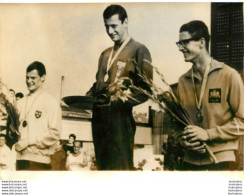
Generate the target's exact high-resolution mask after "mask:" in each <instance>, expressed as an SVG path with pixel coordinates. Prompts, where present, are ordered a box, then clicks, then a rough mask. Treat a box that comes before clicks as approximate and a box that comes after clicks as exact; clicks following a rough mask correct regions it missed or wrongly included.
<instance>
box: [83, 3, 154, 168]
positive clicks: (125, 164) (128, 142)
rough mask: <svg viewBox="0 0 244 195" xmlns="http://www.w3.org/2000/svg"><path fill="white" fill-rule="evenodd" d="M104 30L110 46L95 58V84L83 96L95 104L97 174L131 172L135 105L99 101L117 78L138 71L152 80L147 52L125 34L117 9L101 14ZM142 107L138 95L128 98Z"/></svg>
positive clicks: (120, 9) (122, 15) (124, 20)
mask: <svg viewBox="0 0 244 195" xmlns="http://www.w3.org/2000/svg"><path fill="white" fill-rule="evenodd" d="M103 18H104V23H105V28H106V32H107V34H108V36H109V37H110V38H111V39H112V41H113V42H114V46H113V47H110V48H108V49H106V50H105V51H103V52H102V54H101V56H100V58H99V65H98V71H97V74H96V82H95V83H94V84H93V86H92V87H91V89H90V90H89V91H88V92H87V94H86V95H87V96H92V97H95V98H96V99H97V100H98V102H95V103H94V105H93V117H92V135H93V142H94V147H95V155H96V163H97V167H98V170H133V169H134V164H133V145H134V135H135V131H136V124H135V121H134V118H133V115H132V108H133V106H135V105H138V102H135V101H132V100H128V101H126V102H122V101H121V100H117V101H115V102H111V103H110V104H108V100H105V99H103V98H100V97H101V96H100V95H101V94H102V93H103V92H104V93H106V89H107V87H108V85H109V84H111V83H113V82H115V81H117V79H118V78H120V77H129V76H130V75H131V74H136V73H137V72H138V71H140V72H141V73H143V74H145V76H146V77H147V78H148V79H152V67H151V65H150V64H148V63H147V62H145V61H144V60H148V61H150V62H151V55H150V53H149V51H148V49H147V48H146V47H145V46H144V45H143V44H141V43H139V42H137V41H135V40H134V39H133V38H131V37H130V35H129V34H128V17H127V13H126V11H125V9H124V8H123V7H121V6H120V5H110V6H108V7H107V8H106V9H105V11H104V13H103ZM132 96H133V97H134V98H136V99H137V100H139V102H140V103H143V102H145V101H146V100H147V98H146V97H145V96H143V95H142V94H138V93H137V94H136V93H134V94H132Z"/></svg>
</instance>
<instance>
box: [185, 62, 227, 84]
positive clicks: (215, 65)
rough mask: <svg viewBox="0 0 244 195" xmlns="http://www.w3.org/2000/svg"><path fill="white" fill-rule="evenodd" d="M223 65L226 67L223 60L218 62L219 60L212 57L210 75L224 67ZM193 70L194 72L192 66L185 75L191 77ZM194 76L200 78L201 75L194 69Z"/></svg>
mask: <svg viewBox="0 0 244 195" xmlns="http://www.w3.org/2000/svg"><path fill="white" fill-rule="evenodd" d="M223 67H224V63H223V62H218V61H217V60H214V59H213V58H212V60H211V63H210V70H209V73H208V75H210V74H211V73H212V72H214V71H215V70H217V69H222V68H223ZM191 72H192V67H191V69H190V70H188V71H187V72H186V73H185V77H186V78H190V79H191ZM193 77H194V78H196V79H198V80H200V78H199V76H197V75H196V74H195V72H194V71H193Z"/></svg>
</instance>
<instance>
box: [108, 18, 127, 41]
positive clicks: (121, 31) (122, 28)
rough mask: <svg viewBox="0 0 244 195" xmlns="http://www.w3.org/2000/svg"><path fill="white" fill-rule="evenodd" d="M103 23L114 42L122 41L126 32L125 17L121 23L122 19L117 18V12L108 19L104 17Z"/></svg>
mask: <svg viewBox="0 0 244 195" xmlns="http://www.w3.org/2000/svg"><path fill="white" fill-rule="evenodd" d="M104 23H105V27H106V31H107V33H108V36H109V37H110V38H111V39H112V40H113V41H114V42H119V43H120V42H122V41H124V39H125V35H126V32H127V18H126V19H125V21H124V22H123V23H122V21H121V20H120V19H119V14H115V15H113V16H111V17H110V18H109V19H104Z"/></svg>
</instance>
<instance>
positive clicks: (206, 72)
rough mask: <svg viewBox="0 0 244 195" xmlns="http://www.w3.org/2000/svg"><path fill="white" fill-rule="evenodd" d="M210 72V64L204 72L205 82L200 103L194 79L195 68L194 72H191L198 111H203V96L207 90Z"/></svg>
mask: <svg viewBox="0 0 244 195" xmlns="http://www.w3.org/2000/svg"><path fill="white" fill-rule="evenodd" d="M209 70H210V64H208V66H207V67H206V69H205V71H204V76H203V82H202V86H201V91H200V97H199V101H198V98H197V91H196V86H195V82H194V77H193V68H192V71H191V79H192V84H193V89H194V94H195V101H196V105H197V108H198V110H200V109H201V105H202V99H203V94H204V91H205V88H206V84H207V80H208V73H209Z"/></svg>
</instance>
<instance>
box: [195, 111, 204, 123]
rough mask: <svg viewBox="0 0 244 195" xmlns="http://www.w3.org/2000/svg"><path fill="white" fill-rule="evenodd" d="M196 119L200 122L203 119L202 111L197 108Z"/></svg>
mask: <svg viewBox="0 0 244 195" xmlns="http://www.w3.org/2000/svg"><path fill="white" fill-rule="evenodd" d="M196 119H197V122H199V123H201V122H202V121H203V116H202V112H201V110H198V111H197V113H196Z"/></svg>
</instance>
